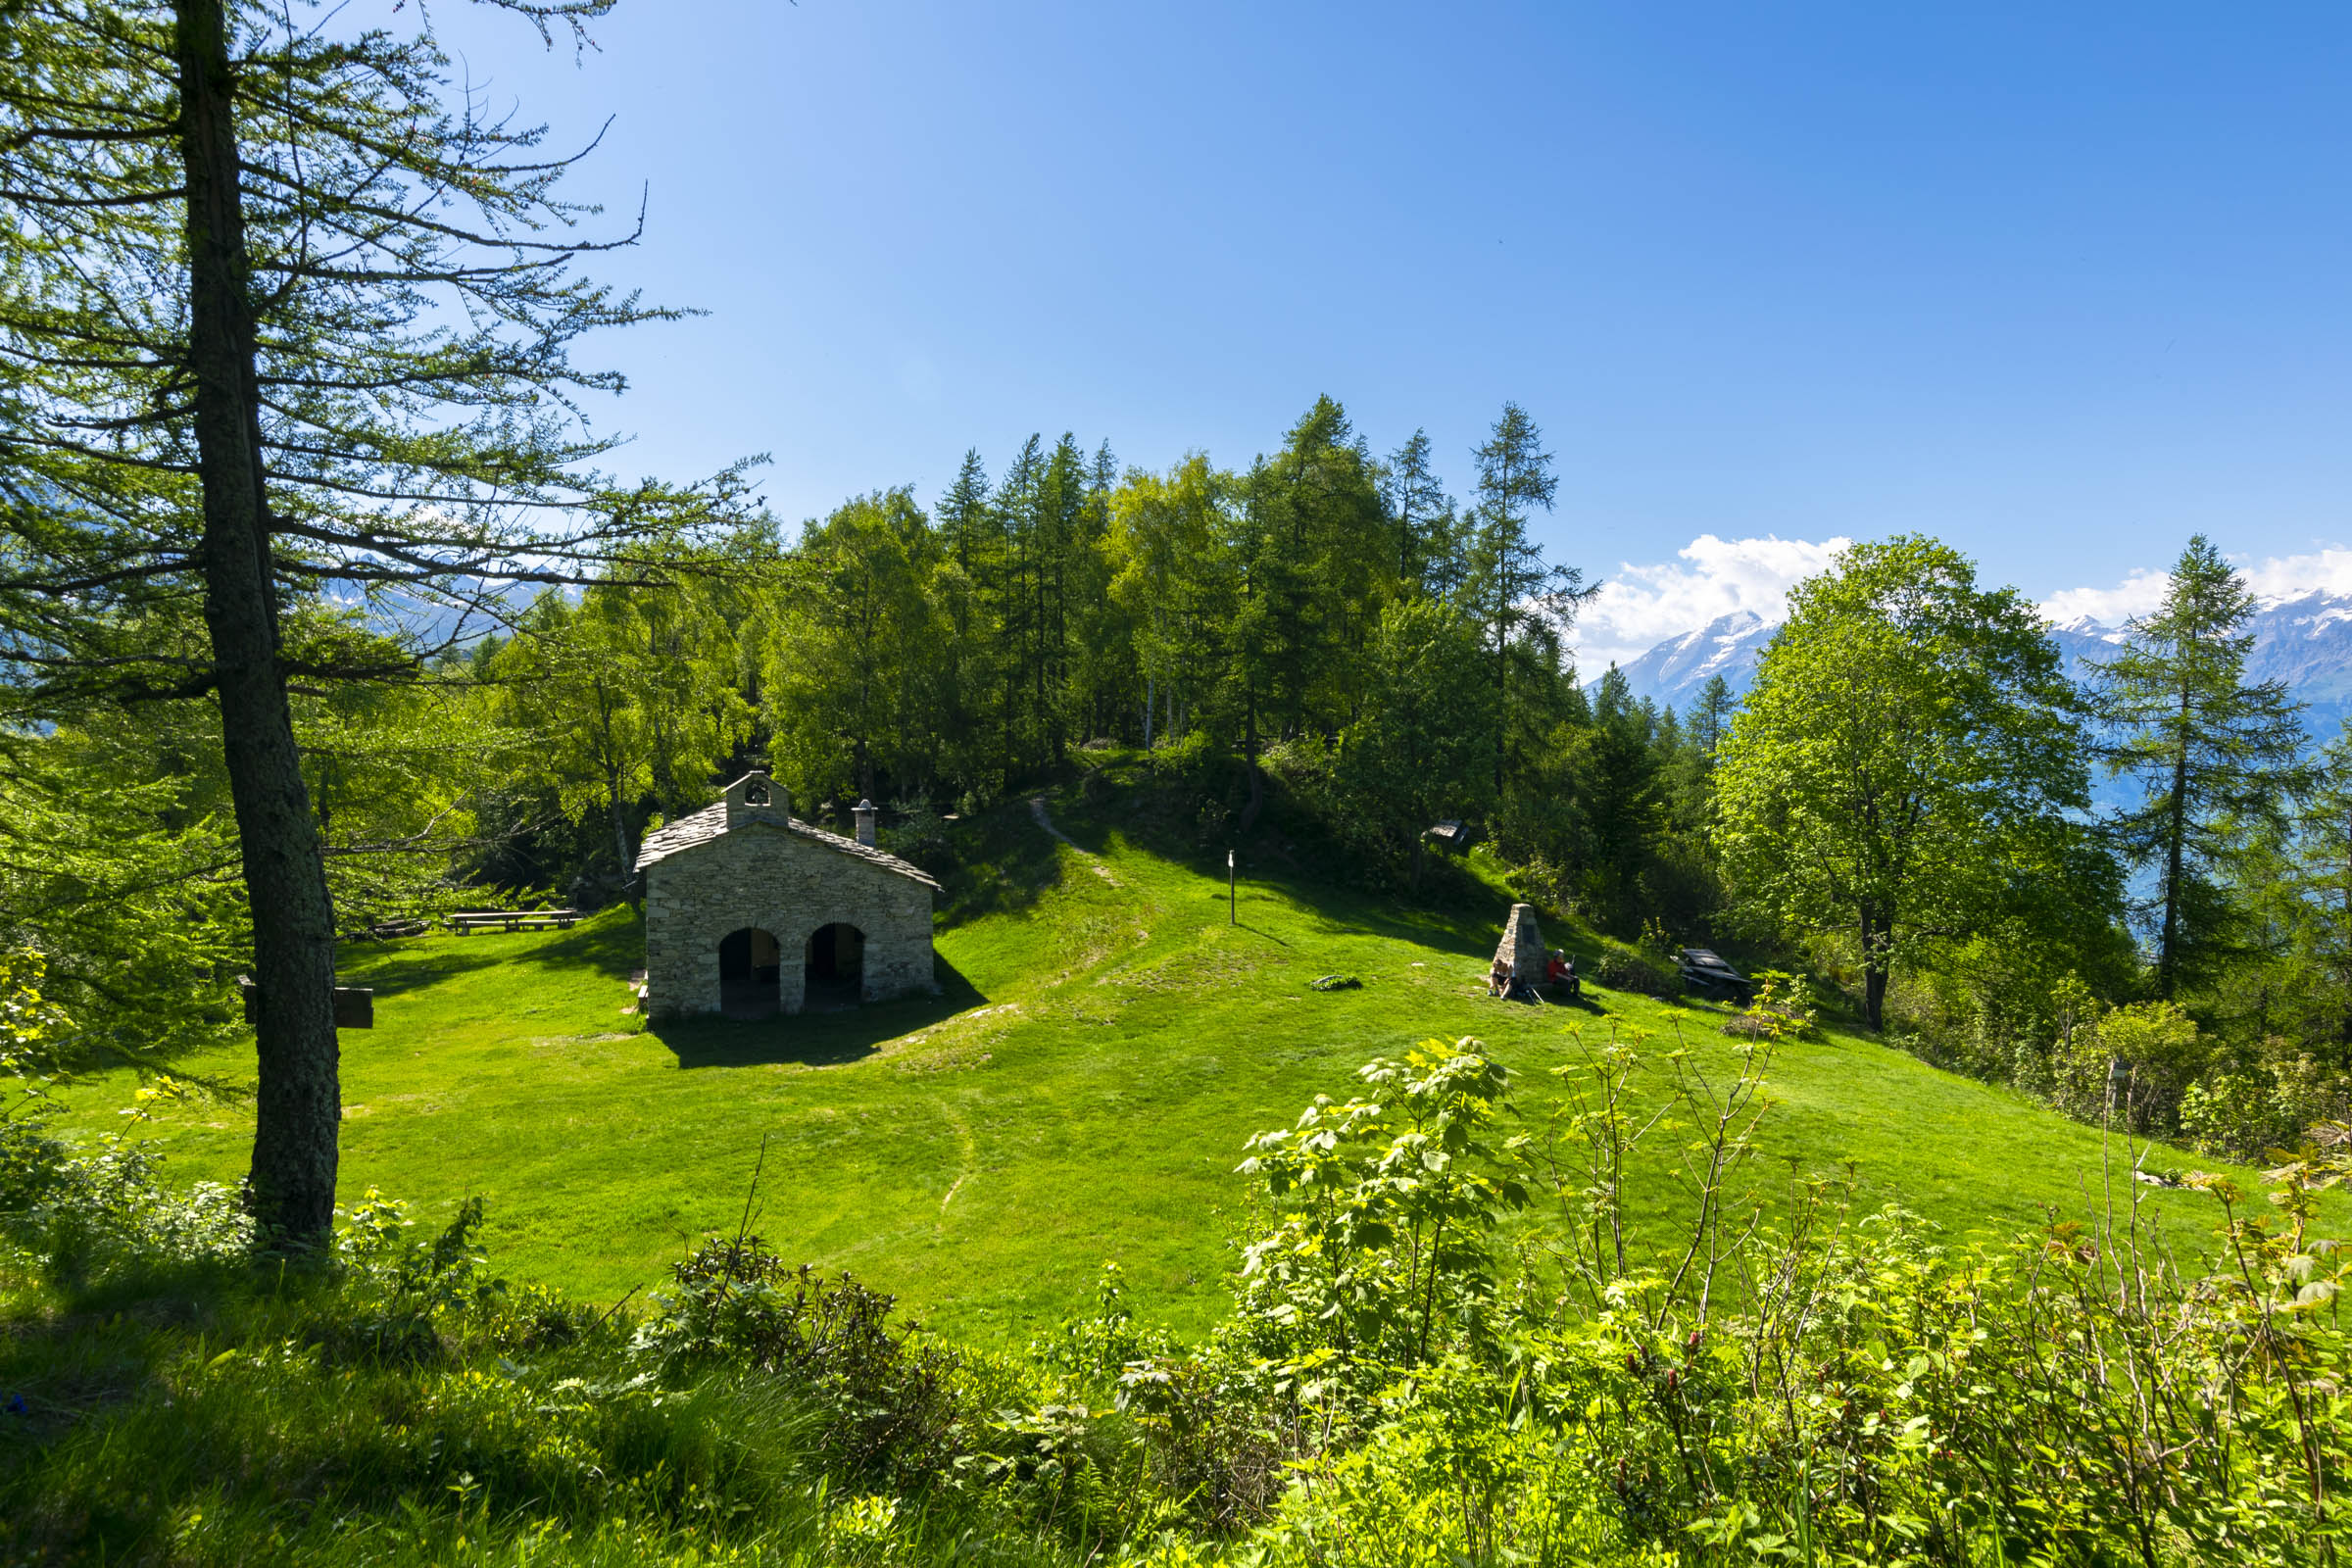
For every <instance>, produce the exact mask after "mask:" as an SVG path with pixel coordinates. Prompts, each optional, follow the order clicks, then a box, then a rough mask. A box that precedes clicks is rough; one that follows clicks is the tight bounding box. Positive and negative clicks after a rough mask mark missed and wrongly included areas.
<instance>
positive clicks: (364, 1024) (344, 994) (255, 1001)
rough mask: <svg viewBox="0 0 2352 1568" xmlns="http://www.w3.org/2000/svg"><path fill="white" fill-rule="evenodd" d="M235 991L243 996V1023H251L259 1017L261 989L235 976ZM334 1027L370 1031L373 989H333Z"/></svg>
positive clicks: (249, 979) (373, 1002) (247, 978)
mask: <svg viewBox="0 0 2352 1568" xmlns="http://www.w3.org/2000/svg"><path fill="white" fill-rule="evenodd" d="M237 989H238V990H239V991H241V992H243V993H244V994H245V1021H246V1022H247V1023H252V1022H254V1021H256V1020H257V1019H258V1018H259V1017H260V1016H261V1010H262V1006H261V995H262V988H261V987H260V986H257V985H255V984H254V983H253V977H252V976H250V975H242V974H241V975H239V976H237ZM335 1027H336V1028H338V1029H372V1028H374V1027H375V988H374V987H372V986H337V987H335Z"/></svg>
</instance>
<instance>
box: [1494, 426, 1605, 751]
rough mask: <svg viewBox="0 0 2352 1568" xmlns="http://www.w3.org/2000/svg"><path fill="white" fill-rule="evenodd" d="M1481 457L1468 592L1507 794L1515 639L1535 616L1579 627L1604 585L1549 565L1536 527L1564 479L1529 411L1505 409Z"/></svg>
mask: <svg viewBox="0 0 2352 1568" xmlns="http://www.w3.org/2000/svg"><path fill="white" fill-rule="evenodd" d="M1475 456H1476V458H1477V460H1478V504H1477V505H1476V506H1475V507H1474V508H1472V509H1471V513H1470V517H1469V542H1468V543H1469V548H1468V550H1467V552H1466V559H1465V563H1464V565H1465V572H1464V576H1465V581H1464V584H1463V589H1462V591H1463V594H1464V596H1465V600H1466V602H1467V603H1468V605H1469V606H1470V609H1471V613H1473V614H1475V615H1476V616H1477V617H1478V619H1479V622H1480V624H1481V625H1483V626H1484V627H1485V629H1486V638H1487V657H1488V659H1489V660H1490V661H1491V664H1490V668H1491V670H1492V673H1493V680H1494V683H1495V710H1494V711H1495V714H1496V721H1495V740H1494V752H1495V792H1496V793H1497V794H1500V793H1501V791H1502V787H1503V769H1504V761H1505V758H1506V756H1507V754H1508V751H1509V740H1508V733H1509V731H1508V725H1509V715H1510V711H1511V689H1510V680H1511V644H1512V641H1513V639H1514V638H1515V637H1516V636H1517V634H1518V632H1519V629H1520V628H1521V627H1522V626H1523V625H1525V624H1526V623H1527V622H1528V620H1529V619H1530V618H1532V617H1542V616H1548V617H1550V618H1551V619H1553V620H1554V621H1555V622H1557V623H1559V624H1561V625H1566V624H1568V623H1569V622H1571V621H1573V620H1574V618H1575V615H1576V610H1577V607H1578V606H1579V605H1581V604H1582V603H1583V602H1584V601H1585V599H1587V598H1588V597H1590V596H1591V594H1592V593H1593V592H1594V591H1595V590H1596V589H1597V587H1598V584H1594V585H1593V588H1587V587H1585V586H1584V573H1583V571H1582V570H1581V569H1580V568H1578V567H1575V566H1566V565H1555V564H1550V563H1547V562H1546V561H1545V560H1544V546H1543V543H1542V542H1541V541H1540V540H1538V539H1537V538H1536V536H1535V533H1534V529H1533V523H1534V518H1535V514H1536V513H1537V512H1538V511H1543V512H1549V511H1550V510H1551V508H1552V502H1553V500H1554V498H1555V497H1556V496H1557V495H1558V492H1559V478H1558V476H1557V475H1556V474H1554V473H1553V472H1552V471H1551V454H1550V453H1548V452H1546V451H1544V432H1543V431H1542V430H1541V429H1539V428H1537V425H1536V421H1535V420H1533V419H1531V418H1529V417H1527V411H1526V410H1525V409H1522V408H1521V407H1519V405H1518V404H1516V403H1506V404H1504V405H1503V406H1502V416H1501V417H1500V418H1498V419H1496V420H1495V428H1494V430H1493V431H1492V432H1490V433H1489V435H1488V437H1487V439H1486V441H1485V442H1483V443H1482V444H1481V445H1480V446H1479V448H1478V450H1477V453H1476V454H1475Z"/></svg>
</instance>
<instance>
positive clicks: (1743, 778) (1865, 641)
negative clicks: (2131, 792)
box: [1715, 535, 2097, 1029]
mask: <svg viewBox="0 0 2352 1568" xmlns="http://www.w3.org/2000/svg"><path fill="white" fill-rule="evenodd" d="M1789 611H1790V613H1789V621H1788V624H1786V625H1785V626H1783V627H1782V628H1781V630H1780V632H1779V634H1778V635H1776V636H1775V637H1774V638H1773V640H1772V643H1771V645H1770V646H1769V647H1768V648H1767V649H1766V650H1765V652H1764V657H1763V660H1762V662H1761V663H1760V664H1759V665H1758V668H1757V671H1756V682H1755V686H1754V688H1753V690H1751V691H1750V692H1749V694H1748V697H1747V701H1746V704H1745V706H1744V707H1743V708H1742V709H1741V710H1740V713H1739V715H1738V716H1737V717H1736V718H1734V719H1733V721H1732V726H1731V729H1730V732H1729V734H1728V735H1727V736H1726V737H1725V739H1724V741H1723V743H1722V745H1721V747H1720V748H1719V750H1718V753H1717V767H1716V774H1715V809H1716V814H1717V823H1718V828H1717V838H1716V844H1717V848H1718V850H1719V851H1720V853H1721V854H1722V856H1723V858H1724V860H1725V862H1726V864H1727V866H1728V867H1729V869H1730V872H1731V881H1732V884H1733V886H1734V887H1736V888H1738V889H1739V890H1740V895H1741V897H1742V898H1743V899H1744V900H1745V901H1746V903H1747V905H1748V907H1749V908H1750V909H1751V911H1752V912H1754V913H1755V914H1757V915H1760V916H1762V917H1763V918H1765V919H1767V920H1769V921H1770V922H1772V923H1773V924H1775V925H1777V926H1779V927H1780V928H1782V929H1784V930H1791V931H1797V932H1827V933H1838V932H1842V933H1844V934H1846V935H1847V936H1848V937H1850V939H1851V949H1850V951H1851V952H1852V954H1853V956H1854V957H1855V959H1856V960H1857V961H1858V964H1859V967H1860V969H1861V971H1862V979H1863V1011H1864V1015H1865V1016H1866V1018H1867V1019H1868V1021H1869V1024H1870V1027H1871V1028H1873V1029H1877V1028H1880V1027H1882V1026H1883V1025H1884V1024H1885V1022H1886V1001H1887V982H1888V979H1889V978H1890V977H1891V976H1892V974H1893V973H1894V970H1895V967H1896V965H1897V964H1898V963H1899V962H1902V961H1904V960H1905V959H1906V958H1907V957H1909V956H1912V955H1913V954H1914V953H1915V952H1917V951H1919V950H1921V949H1922V948H1923V946H1924V945H1926V944H1930V943H1934V942H1937V941H1944V940H1959V939H1964V938H1966V937H1969V936H1971V935H1974V934H1976V933H1978V932H1981V931H1984V930H1986V929H1989V928H1991V927H1992V926H1994V925H1995V924H1997V923H1998V922H1999V921H2001V920H2002V919H2003V918H2004V917H2007V916H2011V915H2014V914H2016V913H2017V912H2018V911H2020V910H2026V909H2038V910H2042V911H2044V912H2046V911H2048V910H2049V909H2051V908H2054V907H2057V906H2059V905H2071V904H2072V903H2073V902H2076V901H2073V900H2072V899H2071V894H2070V890H2072V889H2074V888H2075V887H2076V886H2077V885H2078V884H2079V883H2080V881H2081V880H2082V876H2083V874H2084V867H2085V866H2086V865H2089V866H2093V867H2094V868H2095V860H2086V858H2084V857H2083V855H2082V844H2081V843H2080V840H2081V839H2082V836H2083V833H2084V830H2083V829H2082V827H2081V826H2080V825H2079V824H2078V821H2077V820H2076V818H2077V817H2078V816H2079V815H2080V813H2082V812H2083V811H2085V810H2086V809H2087V808H2088V805H2089V793H2088V792H2089V771H2088V769H2089V759H2088V750H2087V741H2086V739H2085V737H2084V736H2083V734H2082V729H2081V726H2080V724H2079V722H2078V719H2077V715H2076V711H2075V710H2076V707H2077V702H2078V699H2077V696H2076V693H2075V689H2074V686H2073V684H2072V683H2071V682H2070V681H2068V680H2067V678H2066V676H2065V673H2064V671H2063V670H2062V668H2061V666H2060V662H2059V656H2058V650H2057V647H2056V646H2055V644H2053V643H2052V642H2051V640H2050V637H2049V634H2048V631H2047V629H2046V628H2045V627H2044V626H2043V624H2042V622H2041V619H2040V617H2039V615H2037V614H2036V613H2034V608H2033V606H2031V605H2029V604H2028V603H2026V601H2025V600H2024V599H2023V598H2022V597H2020V596H2019V595H2018V593H2017V592H2016V590H2014V589H2008V588H2003V589H1997V590H1987V589H1984V588H1980V587H1979V586H1978V585H1977V579H1976V568H1975V566H1974V565H1973V564H1971V563H1970V562H1969V561H1968V560H1967V559H1966V558H1965V557H1962V556H1961V555H1959V554H1958V553H1956V552H1955V551H1953V550H1951V549H1949V548H1947V547H1946V546H1944V545H1941V544H1938V543H1936V541H1934V540H1931V539H1925V538H1921V537H1918V536H1916V535H1901V536H1897V537H1895V538H1892V539H1887V540H1885V541H1882V542H1879V543H1874V544H1862V545H1856V546H1854V547H1852V548H1851V549H1849V550H1847V551H1845V552H1844V553H1843V554H1841V555H1840V556H1838V560H1837V563H1836V564H1834V565H1833V566H1832V567H1831V569H1830V570H1828V571H1826V572H1824V573H1822V574H1821V575H1819V576H1816V577H1811V578H1808V579H1807V580H1805V581H1804V582H1802V583H1799V584H1798V585H1797V586H1796V587H1795V588H1794V589H1793V590H1791V591H1790V594H1789ZM2080 902H2082V903H2083V904H2084V905H2086V906H2089V905H2095V904H2096V903H2097V900H2096V899H2095V898H2093V899H2085V900H2083V901H2080Z"/></svg>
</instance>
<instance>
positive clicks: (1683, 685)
mask: <svg viewBox="0 0 2352 1568" xmlns="http://www.w3.org/2000/svg"><path fill="white" fill-rule="evenodd" d="M1778 630H1780V625H1779V623H1778V622H1777V621H1769V620H1766V619H1765V618H1764V617H1763V616H1761V615H1759V614H1757V613H1755V612H1754V611H1752V610H1736V611H1734V612H1732V613H1730V614H1728V615H1722V616H1718V617H1717V618H1716V619H1714V620H1710V621H1708V622H1707V623H1706V624H1705V625H1704V626H1701V627H1699V628H1698V630H1696V631H1692V632H1685V633H1684V634H1683V635H1682V636H1680V637H1669V638H1667V639H1666V640H1665V641H1664V642H1662V643H1659V644H1658V645H1657V646H1656V647H1654V648H1652V649H1650V651H1649V652H1648V653H1645V654H1643V655H1642V657H1641V658H1639V659H1637V660H1635V661H1634V662H1631V663H1629V664H1621V665H1619V666H1618V668H1619V671H1620V672H1621V673H1622V674H1623V675H1624V676H1625V679H1626V684H1627V685H1629V686H1631V687H1632V688H1633V691H1634V695H1635V696H1636V697H1638V698H1640V697H1648V698H1653V699H1655V700H1656V702H1657V703H1658V705H1659V706H1660V707H1662V708H1673V709H1676V710H1681V709H1685V708H1688V707H1690V706H1691V701H1692V700H1693V699H1694V698H1696V697H1697V696H1698V694H1699V691H1700V690H1701V689H1702V688H1703V687H1704V686H1705V685H1706V684H1707V681H1708V679H1709V677H1711V676H1715V675H1721V676H1722V677H1723V678H1724V682H1725V684H1727V685H1729V686H1730V687H1731V688H1732V691H1733V692H1734V694H1736V695H1740V696H1745V695H1746V693H1747V688H1748V685H1749V683H1750V682H1752V681H1753V680H1754V679H1755V678H1756V659H1757V656H1759V655H1760V654H1762V653H1763V652H1764V645H1765V644H1766V643H1769V642H1771V641H1772V634H1773V633H1774V632H1776V631H1778ZM1580 673H1581V674H1583V675H1584V676H1585V677H1586V678H1587V679H1588V680H1592V679H1597V678H1598V677H1599V675H1600V671H1599V670H1597V669H1589V670H1583V671H1580Z"/></svg>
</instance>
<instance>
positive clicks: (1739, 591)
mask: <svg viewBox="0 0 2352 1568" xmlns="http://www.w3.org/2000/svg"><path fill="white" fill-rule="evenodd" d="M1852 543H1853V541H1852V540H1851V539H1845V538H1837V539H1824V540H1822V541H1820V542H1818V543H1815V542H1813V541H1810V540H1805V539H1782V538H1778V537H1776V536H1774V535H1770V534H1767V535H1766V536H1764V537H1763V538H1760V539H1724V538H1719V537H1718V536H1716V535H1714V534H1711V533H1706V534H1700V535H1699V536H1698V537H1697V538H1696V539H1693V540H1691V542H1690V543H1689V544H1687V545H1685V546H1684V547H1683V548H1682V549H1681V550H1679V551H1677V552H1676V553H1675V555H1676V559H1675V560H1673V561H1666V562H1659V563H1656V564H1652V565H1646V566H1641V565H1636V564H1633V563H1632V562H1630V561H1629V562H1625V563H1623V564H1620V565H1619V566H1618V568H1617V570H1616V571H1614V572H1612V573H1610V574H1608V576H1607V577H1606V579H1605V580H1604V582H1603V583H1602V586H1601V590H1600V592H1599V593H1597V594H1595V595H1593V600H1592V602H1591V603H1590V604H1588V605H1586V606H1585V608H1584V610H1583V611H1582V612H1581V613H1579V614H1578V615H1577V617H1576V648H1577V659H1576V662H1577V668H1578V670H1579V671H1580V673H1582V674H1583V675H1584V676H1585V677H1587V678H1590V677H1591V676H1592V675H1593V674H1595V673H1597V672H1598V671H1599V670H1601V669H1602V668H1604V667H1606V666H1607V664H1608V663H1609V662H1611V661H1612V660H1613V661H1615V662H1618V663H1620V664H1622V663H1627V662H1631V661H1633V660H1636V659H1639V658H1641V657H1642V655H1643V654H1645V653H1647V652H1648V651H1649V650H1650V649H1651V648H1653V647H1655V646H1656V645H1657V644H1659V643H1661V642H1664V641H1665V640H1666V639H1667V638H1669V637H1680V636H1682V635H1683V634H1684V633H1686V632H1693V631H1696V630H1698V628H1699V627H1701V626H1704V625H1705V624H1707V622H1709V621H1711V620H1716V619H1719V618H1721V617H1722V616H1725V615H1729V614H1732V613H1735V612H1737V611H1741V610H1745V611H1751V612H1753V613H1755V614H1756V615H1757V616H1758V617H1759V618H1760V619H1763V620H1766V621H1778V620H1781V619H1784V618H1785V617H1786V616H1787V615H1788V613H1789V603H1788V598H1789V589H1790V588H1792V587H1794V586H1795V585H1796V584H1797V583H1799V582H1801V581H1803V580H1804V579H1805V578H1807V577H1810V576H1812V575H1814V574H1815V573H1817V572H1820V571H1825V570H1827V569H1828V567H1829V564H1830V562H1831V559H1832V558H1833V557H1835V556H1836V555H1837V554H1838V552H1839V551H1840V550H1843V549H1845V548H1846V547H1847V546H1848V545H1851V544H1852Z"/></svg>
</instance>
